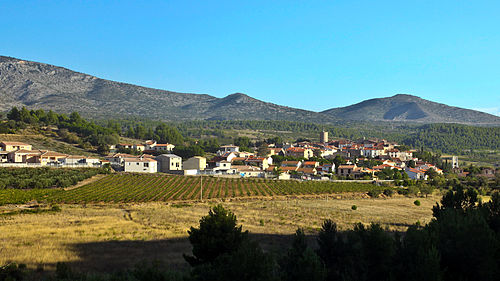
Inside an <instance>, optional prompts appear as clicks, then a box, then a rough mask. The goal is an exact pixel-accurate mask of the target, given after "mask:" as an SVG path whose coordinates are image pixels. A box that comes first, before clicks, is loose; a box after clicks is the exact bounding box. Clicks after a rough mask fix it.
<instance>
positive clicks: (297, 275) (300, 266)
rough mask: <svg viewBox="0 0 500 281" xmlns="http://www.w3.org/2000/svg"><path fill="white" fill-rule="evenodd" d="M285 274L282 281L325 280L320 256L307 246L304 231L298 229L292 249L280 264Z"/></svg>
mask: <svg viewBox="0 0 500 281" xmlns="http://www.w3.org/2000/svg"><path fill="white" fill-rule="evenodd" d="M280 267H281V270H282V272H283V277H282V280H284V281H294V280H311V281H316V280H318V281H319V280H324V279H325V269H324V266H323V264H322V262H321V260H320V259H319V257H318V255H316V253H315V252H314V251H313V250H312V249H311V248H309V247H308V246H307V241H306V236H305V234H304V231H303V230H302V229H300V228H299V229H297V231H296V232H295V237H294V239H293V243H292V248H291V249H289V250H288V253H287V254H286V255H285V256H284V257H283V259H282V260H281V262H280Z"/></svg>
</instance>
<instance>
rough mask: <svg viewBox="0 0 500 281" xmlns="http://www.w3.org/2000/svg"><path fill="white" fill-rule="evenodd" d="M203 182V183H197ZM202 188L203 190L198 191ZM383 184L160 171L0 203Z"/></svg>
mask: <svg viewBox="0 0 500 281" xmlns="http://www.w3.org/2000/svg"><path fill="white" fill-rule="evenodd" d="M200 181H202V183H201V182H200ZM201 187H203V192H202V191H201V190H202V188H201ZM383 189H384V187H381V186H376V185H373V184H365V183H355V182H352V183H351V182H345V183H343V182H342V183H339V182H335V183H333V182H320V181H304V182H302V181H296V180H289V181H278V180H263V179H233V178H219V177H203V180H201V179H200V177H188V176H172V175H161V174H112V175H107V176H104V177H102V178H100V179H98V180H97V181H94V182H92V183H89V184H87V185H84V186H81V187H79V188H75V189H71V190H62V189H53V190H38V189H32V190H12V189H6V190H0V204H9V203H11V204H20V203H25V202H28V201H31V200H37V201H39V202H40V201H46V202H52V203H96V202H111V203H133V202H158V201H160V202H164V201H185V200H200V198H201V194H202V193H203V199H231V198H242V197H245V198H248V197H252V198H267V197H275V196H290V195H291V196H304V195H321V194H335V193H336V194H338V193H345V192H359V193H366V192H368V191H370V190H383Z"/></svg>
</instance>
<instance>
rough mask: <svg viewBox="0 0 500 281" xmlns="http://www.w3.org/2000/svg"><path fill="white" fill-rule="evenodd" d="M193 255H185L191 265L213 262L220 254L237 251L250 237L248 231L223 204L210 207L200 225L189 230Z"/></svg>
mask: <svg viewBox="0 0 500 281" xmlns="http://www.w3.org/2000/svg"><path fill="white" fill-rule="evenodd" d="M188 234H189V242H191V245H192V246H193V256H188V255H184V259H185V260H186V261H187V262H188V263H189V264H190V265H191V266H198V265H203V264H207V263H213V262H214V261H215V260H216V259H217V258H218V257H219V256H221V255H224V254H231V253H234V252H236V251H237V250H238V249H239V248H240V246H241V245H242V243H243V242H244V241H246V240H247V239H248V231H244V232H243V231H242V230H241V226H236V216H235V215H234V214H233V213H232V212H231V211H229V210H226V209H224V207H223V206H222V205H217V206H215V207H213V208H211V209H210V211H209V212H208V215H207V216H204V217H202V218H201V220H200V227H199V228H195V227H191V229H190V230H188Z"/></svg>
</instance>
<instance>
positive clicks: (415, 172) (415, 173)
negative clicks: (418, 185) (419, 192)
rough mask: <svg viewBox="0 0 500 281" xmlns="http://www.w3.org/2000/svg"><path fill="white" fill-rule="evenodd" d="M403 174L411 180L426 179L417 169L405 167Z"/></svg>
mask: <svg viewBox="0 0 500 281" xmlns="http://www.w3.org/2000/svg"><path fill="white" fill-rule="evenodd" d="M405 172H406V174H408V177H409V178H410V179H412V180H426V179H427V175H426V174H425V173H424V172H423V171H421V170H419V169H415V168H410V167H406V168H405Z"/></svg>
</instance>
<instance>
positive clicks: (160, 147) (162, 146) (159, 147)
mask: <svg viewBox="0 0 500 281" xmlns="http://www.w3.org/2000/svg"><path fill="white" fill-rule="evenodd" d="M174 148H175V145H173V144H171V143H157V144H155V145H154V146H150V148H149V149H148V150H153V151H164V152H171V151H172V150H174Z"/></svg>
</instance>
